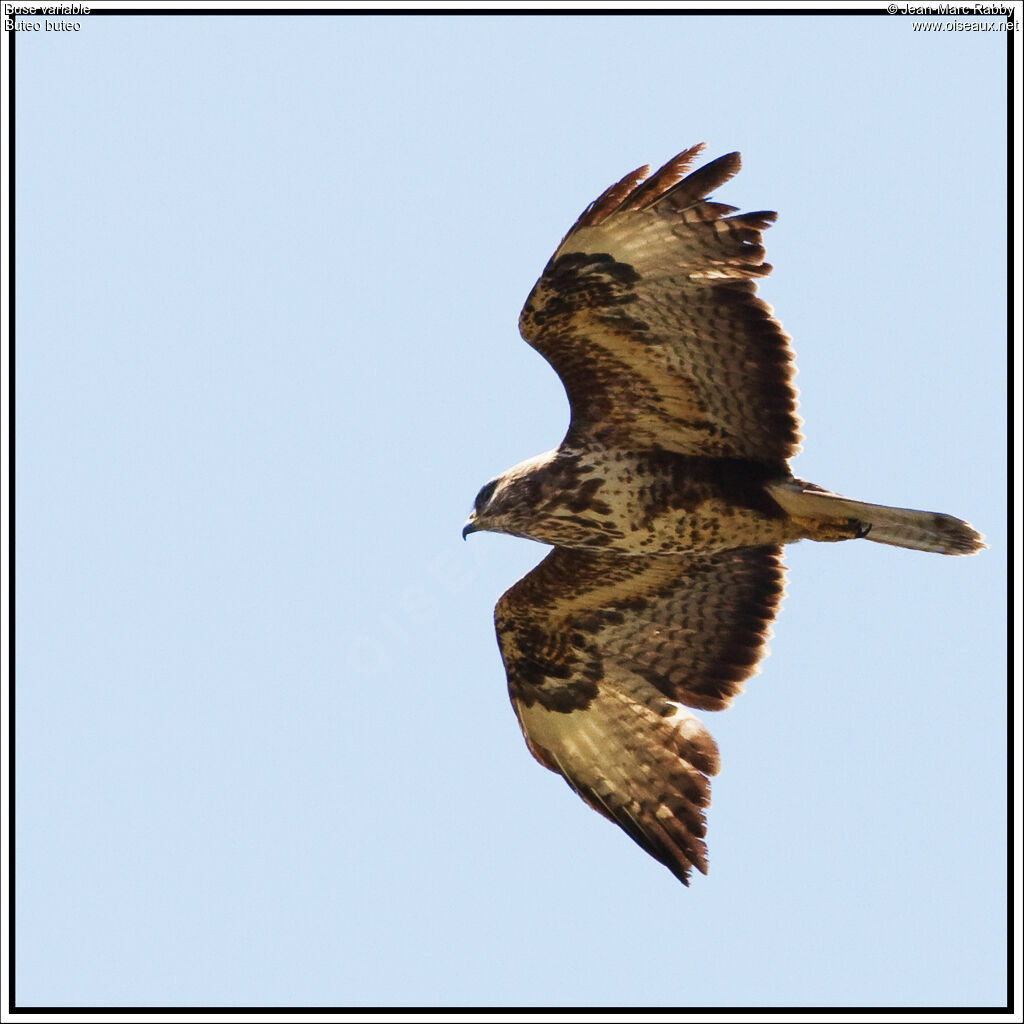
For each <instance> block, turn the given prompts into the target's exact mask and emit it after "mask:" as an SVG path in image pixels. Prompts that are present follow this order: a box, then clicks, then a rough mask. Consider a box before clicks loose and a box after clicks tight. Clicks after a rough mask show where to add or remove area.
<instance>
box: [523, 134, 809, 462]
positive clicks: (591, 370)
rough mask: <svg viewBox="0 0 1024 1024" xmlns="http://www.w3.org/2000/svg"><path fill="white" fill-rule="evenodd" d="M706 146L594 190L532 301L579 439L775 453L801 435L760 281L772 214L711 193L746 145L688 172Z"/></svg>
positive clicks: (534, 335)
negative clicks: (746, 209)
mask: <svg viewBox="0 0 1024 1024" xmlns="http://www.w3.org/2000/svg"><path fill="white" fill-rule="evenodd" d="M702 148H703V147H702V146H695V147H692V148H691V149H688V150H685V151H684V152H683V153H680V154H679V155H678V156H676V157H674V158H673V159H672V160H670V161H669V162H668V163H667V164H666V165H665V166H664V167H663V168H661V170H659V171H657V172H656V173H655V174H654V175H652V176H651V177H647V178H645V177H644V176H645V175H646V168H640V169H639V170H638V171H634V172H633V173H632V174H630V175H627V176H626V177H625V178H623V179H622V180H621V181H620V182H618V183H617V184H616V185H614V186H612V187H611V188H610V189H608V190H607V191H606V192H605V193H604V194H603V195H602V196H601V197H600V198H599V199H597V200H595V201H594V202H593V203H591V204H590V206H588V207H587V209H586V210H585V211H584V213H583V214H582V216H581V217H580V218H579V220H578V221H577V222H576V224H575V225H574V226H573V227H572V229H570V231H569V233H568V234H567V235H566V237H565V238H564V239H563V241H562V243H561V245H560V246H559V247H558V249H557V251H556V252H555V254H554V256H552V258H551V260H550V262H549V263H548V265H547V267H546V268H545V270H544V273H543V275H542V276H541V278H540V280H539V281H538V282H537V284H536V285H535V286H534V288H533V291H532V292H531V293H530V296H529V298H528V299H527V301H526V305H525V306H524V308H523V312H522V315H521V317H520V321H519V326H520V330H521V332H522V334H523V337H524V338H526V340H527V341H528V342H529V343H530V344H531V345H532V346H533V347H534V348H536V349H537V350H538V351H539V352H540V353H541V354H542V355H543V356H544V357H545V358H546V359H547V360H548V362H549V363H551V365H552V367H553V368H554V369H555V371H556V372H557V373H558V375H559V376H560V377H561V379H562V382H563V384H564V385H565V389H566V393H567V394H568V397H569V404H570V408H571V414H572V415H571V422H570V427H569V434H568V436H567V441H568V442H569V443H573V444H581V445H586V444H590V443H594V444H598V445H604V446H618V447H627V448H661V449H667V450H671V451H677V452H680V453H682V454H686V455H713V456H734V457H741V458H756V459H763V460H766V461H773V462H774V461H777V460H780V459H787V458H789V457H790V456H791V455H793V454H794V453H795V452H796V450H797V448H798V445H799V438H800V435H799V429H798V427H799V421H798V418H797V416H796V405H797V402H796V391H795V388H794V386H793V375H794V370H793V365H792V363H793V356H792V351H791V349H790V347H789V338H788V336H787V335H786V334H785V332H784V331H783V330H782V327H781V326H780V324H779V322H778V321H777V320H776V319H775V317H774V316H773V314H772V310H771V307H770V306H768V305H767V304H766V303H764V302H763V301H762V300H761V299H759V298H758V297H757V295H756V286H755V284H754V281H755V279H756V278H759V277H764V276H765V275H766V274H768V273H769V272H770V271H771V266H770V264H768V263H766V262H765V259H764V257H765V251H764V247H763V245H762V239H761V232H762V231H763V230H764V229H765V228H767V227H769V226H770V225H771V223H772V222H773V221H774V220H775V214H774V213H772V212H770V211H756V212H752V213H737V212H736V208H735V207H732V206H728V205H726V204H723V203H717V202H711V201H709V200H708V199H707V196H708V194H709V193H710V192H711V191H713V190H714V189H716V188H718V187H720V186H721V185H722V184H724V183H725V182H726V181H728V180H729V178H731V177H732V176H733V175H734V174H736V172H737V171H738V170H739V167H740V157H739V154H737V153H730V154H728V155H727V156H723V157H720V158H719V159H717V160H713V161H712V162H711V163H708V164H706V165H705V166H703V167H701V168H700V169H699V170H697V171H693V172H692V173H689V174H686V172H687V171H688V170H689V168H690V166H691V165H692V163H693V161H694V159H695V158H696V156H697V154H698V153H699V152H700V150H701V149H702Z"/></svg>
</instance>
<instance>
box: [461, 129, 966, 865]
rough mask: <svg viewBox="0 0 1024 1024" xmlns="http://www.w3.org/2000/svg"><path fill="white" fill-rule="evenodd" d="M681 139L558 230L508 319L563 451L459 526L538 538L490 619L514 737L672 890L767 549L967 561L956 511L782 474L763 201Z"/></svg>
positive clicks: (774, 581) (491, 495)
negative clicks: (736, 192) (548, 396)
mask: <svg viewBox="0 0 1024 1024" xmlns="http://www.w3.org/2000/svg"><path fill="white" fill-rule="evenodd" d="M703 148H704V147H703V145H698V146H694V147H692V148H690V149H687V150H685V151H684V152H682V153H680V154H679V155H678V156H676V157H674V158H673V159H672V160H670V161H669V162H668V163H667V164H665V166H664V167H662V168H661V170H659V171H658V172H656V173H655V174H654V175H652V176H648V173H649V168H647V167H642V168H640V169H639V170H636V171H633V172H632V173H631V174H627V175H626V177H624V178H623V179H622V180H621V181H619V182H618V183H617V184H615V185H612V186H611V188H609V189H608V190H607V191H606V192H604V193H603V194H602V195H601V196H599V197H598V198H597V199H596V200H595V201H594V202H592V203H591V204H590V205H589V206H588V207H587V208H586V210H584V211H583V214H582V215H581V216H580V218H579V220H577V221H576V223H575V224H574V225H573V226H572V228H571V229H570V230H569V233H568V234H567V235H566V236H565V238H564V239H563V240H562V243H561V244H560V245H559V247H558V249H557V250H556V252H555V254H554V256H552V257H551V260H550V262H549V263H548V265H547V266H546V267H545V268H544V273H543V274H542V275H541V278H540V280H539V281H538V282H537V284H536V285H535V286H534V288H533V291H532V292H531V293H530V296H529V298H528V299H527V300H526V305H525V307H524V308H523V312H522V315H521V317H520V320H519V328H520V331H521V333H522V335H523V337H524V338H525V339H526V340H527V341H528V342H529V343H530V345H532V346H533V347H534V348H535V349H537V351H538V352H540V353H541V355H542V356H544V358H545V359H546V360H547V361H548V362H549V363H550V364H551V366H552V367H553V368H554V370H555V371H556V372H557V373H558V375H559V377H560V378H561V380H562V383H563V384H564V385H565V390H566V393H567V394H568V398H569V405H570V410H571V417H570V423H569V429H568V432H567V433H566V435H565V438H564V440H563V441H562V443H561V444H560V445H559V446H558V447H557V448H555V449H554V450H552V451H550V452H547V453H546V454H544V455H538V456H537V457H535V458H532V459H529V460H527V461H526V462H522V463H520V464H519V465H518V466H514V467H513V468H512V469H510V470H508V471H507V472H505V473H503V474H502V475H501V476H499V477H496V478H495V479H493V480H491V481H490V482H489V483H487V484H485V485H484V486H483V487H482V488H481V490H480V493H479V494H478V495H477V497H476V501H475V504H474V507H473V511H472V513H471V515H470V517H469V521H468V522H467V523H466V525H465V528H464V529H463V537H465V536H466V535H467V534H469V533H472V532H475V531H477V530H493V531H496V532H499V533H509V534H513V535H514V536H517V537H527V538H529V539H531V540H536V541H540V542H541V543H544V544H550V545H553V550H552V551H550V552H549V554H548V555H547V557H546V558H544V560H543V561H542V562H541V563H540V564H539V565H538V566H537V567H536V568H535V569H533V570H532V571H531V572H530V573H528V574H527V575H526V576H525V577H524V578H523V579H521V580H520V581H519V582H518V583H516V584H515V586H513V587H512V588H511V589H510V590H508V591H507V592H506V593H505V594H504V595H503V596H502V597H501V599H500V600H499V601H498V604H497V607H496V608H495V612H494V619H495V627H496V630H497V634H498V645H499V647H500V649H501V656H502V659H503V661H504V664H505V671H506V673H507V676H508V687H509V694H510V696H511V699H512V705H513V707H514V709H515V712H516V716H517V717H518V719H519V725H520V727H521V728H522V732H523V736H524V737H525V738H526V745H527V746H528V747H529V749H530V752H531V753H532V754H533V756H534V757H535V758H536V759H537V760H538V761H540V763H541V764H542V765H544V766H545V767H546V768H549V769H551V770H552V771H554V772H557V773H559V774H561V775H562V776H564V778H565V780H566V781H567V782H568V783H569V785H570V786H571V787H572V789H573V790H575V791H576V793H577V794H578V795H579V796H580V797H581V798H582V799H583V800H584V801H585V802H586V803H587V804H589V806H590V807H592V808H593V809H594V810H595V811H597V812H598V813H600V814H603V815H604V816H605V817H606V818H609V819H610V820H611V821H613V822H615V824H617V825H619V826H620V827H621V828H622V829H623V831H625V832H626V834H627V835H629V836H630V838H632V839H633V840H635V841H636V842H637V843H638V844H639V845H640V846H641V847H642V848H643V849H644V850H646V851H647V853H649V854H650V855H651V856H652V857H654V858H655V859H656V860H658V861H660V862H661V863H662V864H664V865H665V866H666V867H667V868H668V869H669V870H670V871H671V872H672V874H673V875H675V876H676V878H678V879H679V880H680V881H682V882H683V883H686V884H688V879H689V875H690V872H691V870H692V869H693V868H697V870H699V871H701V872H703V873H706V872H707V850H706V846H705V842H704V835H705V817H704V811H705V808H706V807H707V805H708V803H709V776H711V775H714V774H715V772H716V771H717V770H718V750H717V747H716V745H715V742H714V740H713V739H712V738H711V736H710V734H709V733H708V732H707V730H706V729H705V727H704V725H703V724H702V723H701V722H700V720H699V719H698V718H697V717H696V716H695V715H693V714H692V713H691V711H690V710H689V709H690V708H694V709H698V710H703V711H718V710H721V709H722V708H725V707H728V705H729V704H730V703H731V701H732V699H733V698H734V697H735V696H736V695H737V694H738V693H740V692H741V691H742V689H743V681H744V680H745V679H746V678H747V677H749V676H750V675H751V674H753V673H754V671H755V670H756V667H757V663H758V660H759V658H760V657H761V653H762V647H763V645H764V641H765V639H766V634H767V631H768V627H769V624H770V623H771V621H772V619H773V618H774V616H775V612H776V609H777V607H778V604H779V600H780V598H781V595H782V589H783V566H782V563H781V560H780V556H781V552H782V545H784V544H787V543H791V542H793V541H798V540H805V539H810V540H819V541H841V540H852V539H855V538H865V539H867V540H870V541H876V542H878V543H880V544H892V545H896V546H897V547H903V548H914V549H917V550H919V551H936V552H940V553H941V554H946V555H967V554H971V553H973V552H975V551H977V550H978V549H979V548H981V547H984V544H983V543H982V538H981V537H980V535H979V534H978V533H977V532H975V530H973V529H972V528H971V527H970V526H969V525H968V524H967V523H965V522H962V521H961V520H959V519H955V518H954V517H953V516H948V515H942V514H940V513H935V512H919V511H914V510H911V509H901V508H889V507H886V506H884V505H869V504H866V503H865V502H861V501H853V500H851V499H849V498H844V497H842V496H840V495H838V494H835V493H832V492H830V491H827V490H825V489H824V488H822V487H819V486H817V485H815V484H811V483H807V482H805V481H803V480H799V479H797V478H795V477H794V476H793V474H792V473H791V472H790V469H789V466H788V460H789V458H790V457H791V456H792V455H794V454H795V453H796V451H797V449H798V442H799V440H800V435H799V433H798V423H799V421H798V419H797V416H796V404H797V403H796V392H795V389H794V387H793V381H792V378H793V373H794V370H793V353H792V351H791V349H790V345H789V337H788V336H787V335H786V334H785V333H784V332H783V330H782V327H781V326H780V325H779V322H778V321H777V320H776V319H775V317H774V316H773V315H772V310H771V307H770V306H768V305H766V304H765V303H764V302H763V301H761V299H759V298H758V297H757V295H756V286H755V280H756V279H757V278H759V277H764V276H765V275H766V274H768V273H769V271H770V270H771V267H770V265H769V264H767V263H765V261H764V255H765V253H764V249H763V248H762V245H761V232H762V230H763V229H765V228H767V227H768V226H769V225H770V224H771V223H772V222H773V221H774V220H775V214H774V213H770V212H767V211H761V212H757V213H738V212H737V210H736V208H735V207H733V206H726V205H724V204H722V203H718V202H714V201H712V200H711V199H710V198H708V197H709V195H710V193H711V192H712V191H713V190H714V189H717V188H719V187H720V186H721V185H722V184H723V183H725V182H726V181H728V180H729V179H730V178H731V177H733V175H735V174H736V172H737V171H738V170H739V167H740V157H739V154H738V153H731V154H729V155H727V156H723V157H720V158H719V159H717V160H714V161H712V162H711V163H708V164H706V165H705V166H703V167H701V168H700V169H699V170H697V171H693V172H692V173H689V172H690V169H691V167H692V165H693V163H694V161H695V158H696V157H697V156H698V154H699V153H700V152H701V150H702V149H703Z"/></svg>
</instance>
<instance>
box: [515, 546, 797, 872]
mask: <svg viewBox="0 0 1024 1024" xmlns="http://www.w3.org/2000/svg"><path fill="white" fill-rule="evenodd" d="M779 554H780V551H779V549H777V548H747V549H739V550H734V551H728V552H722V553H719V554H715V555H667V556H666V555H661V556H652V557H633V558H622V557H617V556H614V555H607V554H602V553H600V552H591V551H579V550H570V549H565V548H556V549H555V550H553V551H552V552H551V553H550V554H549V555H548V556H547V557H546V558H545V559H544V561H543V562H541V564H540V565H539V566H537V568H536V569H534V570H533V571H532V572H530V573H529V574H528V575H527V576H526V577H524V578H523V579H522V580H520V581H519V582H518V583H517V584H516V585H515V586H514V587H512V588H511V589H510V590H509V591H508V592H507V593H506V594H504V595H503V597H502V598H501V600H500V601H499V602H498V605H497V607H496V608H495V625H496V630H497V634H498V643H499V646H500V648H501V654H502V659H503V660H504V663H505V669H506V672H507V674H508V683H509V694H510V696H511V699H512V704H513V707H514V708H515V711H516V715H517V717H518V718H519V723H520V726H521V728H522V730H523V735H524V737H525V739H526V743H527V746H528V747H529V749H530V751H531V752H532V753H533V755H534V757H536V758H537V760H538V761H540V762H541V764H543V765H544V766H545V767H547V768H550V769H551V770H552V771H555V772H558V773H559V774H561V775H562V776H563V777H564V778H565V779H566V781H567V782H568V783H569V785H570V786H571V787H572V788H573V790H575V792H576V793H577V794H579V796H580V797H581V798H582V799H583V800H584V801H585V802H586V803H587V804H588V805H589V806H590V807H592V808H593V809H594V810H596V811H598V812H599V813H600V814H602V815H604V816H605V817H606V818H609V819H610V820H612V821H614V822H615V823H616V824H618V825H619V826H620V827H621V828H622V829H623V831H625V832H626V834H627V835H629V836H630V838H632V839H633V840H634V841H635V842H636V843H638V844H639V845H640V846H641V847H643V849H644V850H646V851H647V852H648V853H649V854H650V855H651V856H652V857H654V858H655V859H657V860H659V861H660V862H661V863H663V864H665V865H666V866H667V867H668V868H669V869H670V870H671V871H672V872H673V874H675V875H676V877H677V878H679V879H680V880H681V881H683V882H686V881H687V878H688V876H689V873H690V871H691V869H692V868H694V867H696V868H697V869H698V870H699V871H702V872H703V871H706V868H707V860H706V848H705V844H704V833H705V821H704V808H705V807H706V806H707V804H708V802H709V799H710V783H709V776H711V775H713V774H715V773H716V772H717V770H718V751H717V747H716V746H715V742H714V740H713V739H712V738H711V736H710V734H709V733H708V732H707V730H706V729H705V728H704V726H703V725H702V724H701V722H700V721H699V720H698V719H697V718H696V717H695V716H694V715H692V714H691V713H690V712H689V711H688V710H687V709H686V708H685V707H684V706H683V705H684V704H685V705H689V706H691V707H697V708H704V709H713V710H717V709H719V708H724V707H726V706H728V704H729V703H730V702H731V700H732V699H733V697H734V696H736V694H738V693H739V692H740V691H741V690H742V687H743V681H744V679H746V678H747V677H749V676H750V675H751V674H752V673H753V672H754V671H755V670H756V666H757V662H758V659H759V658H760V656H761V654H762V652H763V644H764V640H765V638H766V635H767V632H768V627H769V624H770V622H771V620H772V618H773V617H774V615H775V612H776V610H777V607H778V603H779V600H780V598H781V595H782V589H783V586H782V577H783V570H782V565H781V563H780V561H779Z"/></svg>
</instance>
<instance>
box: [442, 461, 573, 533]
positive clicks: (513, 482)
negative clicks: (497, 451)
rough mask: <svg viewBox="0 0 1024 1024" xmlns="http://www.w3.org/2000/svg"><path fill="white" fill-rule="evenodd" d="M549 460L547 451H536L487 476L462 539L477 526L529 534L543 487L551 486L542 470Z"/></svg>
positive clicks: (544, 489)
mask: <svg viewBox="0 0 1024 1024" xmlns="http://www.w3.org/2000/svg"><path fill="white" fill-rule="evenodd" d="M551 460H552V454H551V453H547V454H545V455H539V456H537V458H535V459H529V460H527V461H526V462H521V463H520V464H519V465H518V466H513V467H512V469H509V470H506V471H505V472H504V473H502V474H501V476H497V477H495V478H494V479H493V480H488V482H487V483H485V484H484V485H483V487H481V488H480V492H479V494H477V496H476V500H475V501H474V502H473V511H472V512H470V514H469V519H467V520H466V525H465V526H463V528H462V539H463V540H465V539H466V537H468V536H469V535H470V534H471V533H477V532H479V531H481V530H490V531H492V532H493V533H511V534H513V535H514V536H517V537H528V536H531V532H530V530H529V527H530V523H531V521H532V520H533V519H534V517H535V516H536V514H537V512H538V511H539V510H540V509H541V507H542V506H543V503H544V496H545V494H546V492H547V490H549V489H550V487H551V486H555V484H554V483H553V482H551V481H549V480H548V479H547V474H546V473H545V469H546V468H547V466H548V465H549V463H550V462H551Z"/></svg>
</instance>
